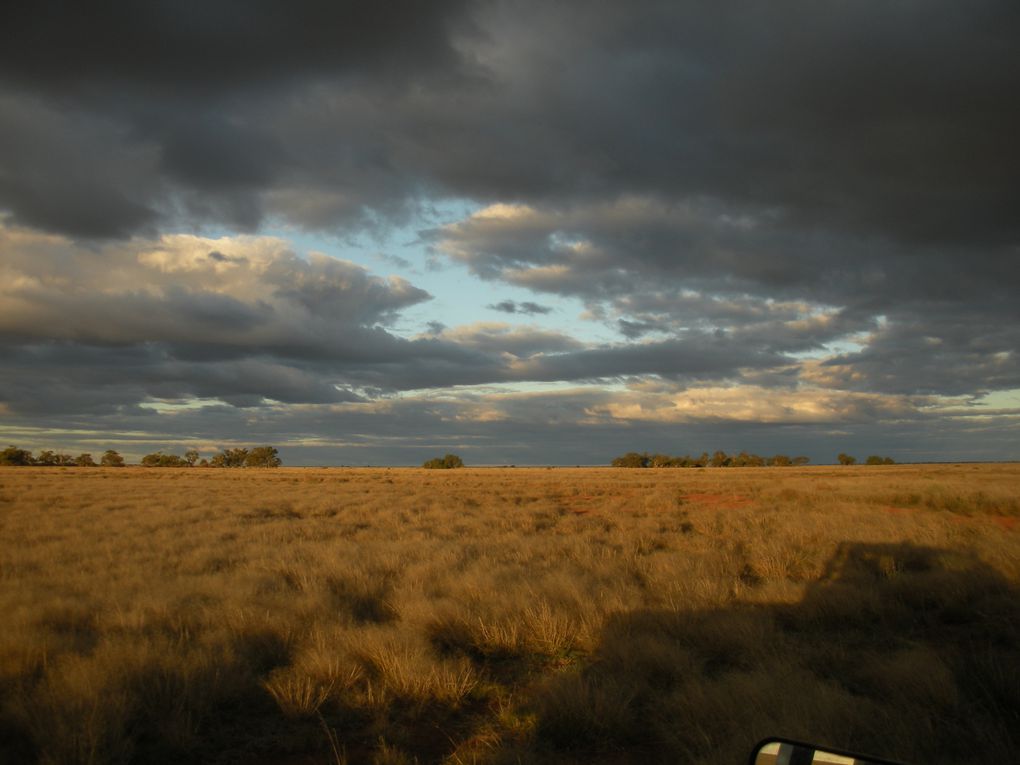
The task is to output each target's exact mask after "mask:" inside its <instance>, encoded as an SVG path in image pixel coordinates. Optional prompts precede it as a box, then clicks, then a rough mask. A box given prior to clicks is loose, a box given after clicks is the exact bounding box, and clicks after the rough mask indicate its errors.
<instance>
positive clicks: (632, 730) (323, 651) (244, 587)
mask: <svg viewBox="0 0 1020 765" xmlns="http://www.w3.org/2000/svg"><path fill="white" fill-rule="evenodd" d="M1018 518H1020V467H1018V466H1016V465H956V466H953V465H945V466H882V467H874V468H872V467H852V468H824V467H814V468H800V469H795V468H783V469H733V468H723V469H703V470H695V469H682V470H681V469H665V470H626V469H554V470H548V469H507V470H499V469H463V470H457V471H442V472H441V473H437V472H436V471H424V470H416V469H364V470H361V469H331V470H319V469H281V470H272V471H231V470H200V469H142V468H127V469H120V470H117V469H98V468H92V469H74V468H71V469H66V468H65V469H59V468H56V469H44V468H6V469H2V468H0V540H2V541H0V614H2V615H3V616H2V621H3V629H2V630H0V761H2V762H4V763H34V762H40V763H106V762H116V763H127V762H145V763H148V762H167V763H171V762H180V761H190V762H216V763H234V762H255V763H263V764H265V765H268V763H294V764H296V763H337V762H348V763H360V762H374V763H404V762H407V763H412V762H419V763H512V762H550V763H552V762H577V763H580V762H601V763H611V762H612V763H629V762H648V761H652V762H659V761H661V762H703V763H733V762H742V761H743V759H744V758H745V757H746V755H747V752H748V751H749V749H750V747H751V745H752V744H753V743H754V742H755V741H756V740H757V739H759V738H762V737H764V736H765V735H768V734H776V735H785V736H790V737H797V738H805V739H809V740H815V741H820V742H824V743H827V744H830V745H832V746H835V747H840V748H849V749H863V750H870V751H873V752H876V753H881V754H885V755H887V756H890V757H897V758H901V759H904V760H907V761H915V762H926V763H928V762H947V763H948V762H962V761H973V762H979V761H987V762H991V761H1000V762H1006V761H1016V760H1017V759H1018V756H1020V755H1018V752H1020V738H1018V733H1017V732H1018V731H1020V600H1018V597H1017V596H1018V583H1020V544H1018V540H1020V530H1018V528H1017V527H1016V525H1015V524H1016V523H1017V520H1018Z"/></svg>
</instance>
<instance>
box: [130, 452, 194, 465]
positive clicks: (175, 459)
mask: <svg viewBox="0 0 1020 765" xmlns="http://www.w3.org/2000/svg"><path fill="white" fill-rule="evenodd" d="M142 465H143V466H145V467H190V465H189V464H188V461H187V460H186V459H184V457H179V456H178V455H176V454H163V452H153V453H152V454H146V455H145V456H144V457H142Z"/></svg>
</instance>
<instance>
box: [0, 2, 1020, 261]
mask: <svg viewBox="0 0 1020 765" xmlns="http://www.w3.org/2000/svg"><path fill="white" fill-rule="evenodd" d="M224 8H225V7H224V6H221V5H217V6H216V7H215V8H208V9H207V8H204V7H203V8H201V9H199V8H190V9H179V8H176V7H174V8H173V10H172V11H171V10H170V8H169V6H166V7H164V6H162V5H157V6H147V8H146V9H145V10H144V12H143V11H142V10H140V9H137V8H134V7H133V6H132V7H130V8H127V7H125V8H124V9H120V12H118V11H117V9H111V10H110V11H109V12H108V13H101V12H98V11H95V10H90V11H89V12H88V13H82V12H81V11H80V10H79V9H77V8H76V7H73V6H72V5H60V4H58V7H57V9H56V10H54V9H52V8H51V9H50V10H49V12H47V13H43V12H42V11H41V10H39V9H36V8H35V7H34V6H32V7H30V6H25V7H24V8H21V9H19V10H17V11H16V12H12V13H11V14H10V15H9V18H7V19H6V22H7V23H6V24H5V35H4V38H3V41H2V42H3V45H0V50H2V51H3V52H2V53H0V73H2V75H0V78H2V80H3V81H4V82H6V87H7V92H8V97H9V98H11V99H14V100H15V101H16V102H18V103H24V102H25V101H26V99H32V100H42V101H44V102H45V103H47V104H50V105H51V108H53V109H59V111H60V114H61V116H62V118H63V119H64V120H66V121H67V123H68V125H70V126H79V125H81V124H84V123H87V122H88V121H90V120H91V121H100V122H104V123H108V124H107V128H106V129H105V132H104V134H103V137H102V141H103V142H104V145H107V147H108V148H106V149H105V150H104V151H101V152H97V153H94V154H93V156H94V157H96V159H97V160H101V161H102V162H103V163H104V165H106V167H107V171H108V172H112V173H114V174H115V175H120V174H123V173H124V172H125V168H130V167H134V168H135V169H138V168H139V165H138V163H137V162H135V161H133V160H132V161H128V159H127V158H126V157H125V156H123V155H122V153H121V152H120V151H119V150H115V149H114V148H113V147H114V146H117V147H125V146H130V147H134V148H133V149H132V150H136V149H137V150H139V151H141V150H143V149H144V150H155V155H154V156H156V157H158V158H159V162H158V163H157V164H156V165H155V166H151V165H150V166H148V167H147V168H146V172H145V173H143V174H142V177H139V178H137V179H136V182H135V184H134V188H133V189H132V193H130V194H125V196H124V200H123V201H124V202H125V203H126V201H127V200H139V199H140V200H143V201H142V202H141V203H140V204H141V208H140V209H139V210H137V211H135V212H133V213H131V212H130V211H128V210H127V209H124V210H121V209H120V208H119V207H118V206H117V205H116V204H114V205H113V207H112V208H111V209H110V210H109V211H108V212H107V214H106V215H105V216H102V215H100V214H99V211H97V212H96V217H97V218H105V221H104V222H103V225H100V221H99V220H96V221H95V222H93V223H92V224H90V225H88V226H83V225H78V226H75V222H74V221H73V220H71V219H67V220H65V219H64V218H65V217H66V215H68V214H69V210H70V206H69V205H65V207H63V208H61V207H60V206H59V205H58V204H57V200H54V203H53V205H52V209H49V210H48V211H47V210H44V209H43V207H45V205H43V203H42V202H41V201H40V202H39V204H38V205H37V207H39V209H36V210H35V211H34V212H33V217H32V220H33V221H35V222H37V223H38V225H45V226H47V227H49V228H55V229H58V230H64V231H71V232H74V233H78V234H84V235H89V234H90V233H91V234H105V235H116V234H118V233H123V232H125V231H131V230H136V229H137V228H138V227H139V226H140V225H145V224H146V223H147V222H149V221H150V216H151V215H154V214H158V215H160V216H165V215H168V214H169V212H168V211H171V210H173V209H175V208H177V207H179V206H180V205H183V208H184V209H185V210H192V211H201V210H205V211H207V213H208V214H209V215H215V214H217V213H221V214H222V213H225V212H231V211H232V213H233V215H234V217H235V219H236V220H237V221H239V222H241V223H247V224H248V225H254V224H255V222H256V221H257V220H258V219H259V218H260V216H261V215H263V214H265V212H266V211H267V210H276V211H282V212H285V213H286V214H291V215H294V216H298V217H300V218H301V220H302V222H304V223H306V224H308V225H314V226H322V227H332V226H335V225H339V224H343V223H345V222H351V221H359V220H361V221H365V220H368V219H370V218H371V214H374V213H375V212H379V211H382V212H384V213H387V214H388V213H394V214H398V213H400V212H401V211H404V210H406V204H407V203H408V201H409V200H413V199H414V198H416V197H420V196H421V195H422V194H423V193H428V194H438V195H448V196H452V197H457V198H474V199H480V200H504V201H507V200H521V201H531V202H533V203H535V204H555V205H557V206H560V207H562V206H563V205H564V204H566V203H568V202H571V201H576V200H578V199H587V200H595V199H601V200H606V199H612V198H615V197H617V196H619V195H620V194H636V195H648V196H653V197H661V198H663V199H667V200H673V201H676V200H686V199H705V198H711V199H722V200H725V201H726V202H727V203H728V204H729V205H731V206H733V207H736V208H744V207H746V208H749V209H755V208H768V209H772V210H775V211H776V213H777V214H778V215H779V216H781V218H782V219H783V220H784V221H786V222H787V223H788V224H789V225H790V226H791V227H793V228H795V229H804V230H810V229H813V228H815V229H822V230H824V231H827V232H832V233H838V234H840V235H842V236H851V235H852V236H859V237H880V238H886V239H889V240H891V241H895V242H901V243H908V244H910V245H911V246H932V245H935V244H940V245H947V244H954V245H959V246H981V247H991V246H1009V245H1011V244H1013V243H1015V242H1016V240H1017V236H1018V234H1020V224H1018V223H1017V218H1016V216H1015V215H1014V214H1013V212H1014V211H1015V210H1016V209H1017V207H1018V204H1020V198H1018V196H1017V195H1018V192H1017V190H1016V188H1015V184H1014V183H1013V182H1012V179H1013V178H1014V177H1016V175H1017V174H1018V172H1017V171H1018V170H1020V156H1018V153H1017V152H1016V151H1015V150H1014V140H1013V136H1015V135H1016V134H1017V133H1018V132H1020V129H1018V128H1020V107H1018V106H1017V104H1016V99H1015V98H1013V97H1012V94H1013V93H1015V91H1016V90H1017V85H1018V81H1017V77H1018V75H1017V72H1018V71H1020V66H1018V63H1020V61H1018V57H1020V52H1018V50H1017V46H1015V45H1013V44H1012V41H1013V40H1014V39H1015V37H1016V34H1017V32H1018V30H1020V14H1018V12H1017V10H1016V8H1015V7H1014V4H1013V3H1011V2H1009V0H979V2H976V3H969V4H967V6H966V7H961V6H960V5H959V4H957V3H954V2H951V1H950V0H937V1H936V2H932V3H928V4H926V5H925V6H924V8H923V9H922V8H920V7H919V6H916V5H912V4H893V5H888V4H886V5H876V4H872V3H865V4H840V5H838V6H826V7H824V8H823V7H820V6H818V5H817V4H812V3H807V2H804V1H803V0H784V2H779V3H770V4H768V5H767V6H761V5H756V4H753V3H748V2H741V1H739V0H732V2H727V3H725V4H724V6H722V7H721V6H718V5H711V6H706V5H704V4H698V3H658V2H648V3H639V4H637V5H635V4H628V5H627V7H626V8H622V7H615V6H612V5H601V6H599V7H598V8H591V7H590V6H584V8H583V11H582V10H581V9H580V8H578V7H577V6H576V5H574V4H570V3H566V4H555V5H549V4H525V6H523V7H515V8H514V10H512V11H511V10H510V8H509V6H506V5H504V4H500V3H489V2H475V3H470V4H463V3H444V4H435V3H430V4H426V5H422V4H419V3H401V4H398V5H397V6H393V4H388V5H387V6H385V7H377V6H376V5H372V4H369V3H363V4H361V3H359V4H356V5H355V6H353V7H351V6H349V5H347V4H344V5H342V6H334V5H330V4H319V3H303V4H297V5H289V6H288V8H287V12H286V13H283V12H280V10H279V9H278V8H277V7H276V6H272V5H271V4H266V3H257V4H255V5H253V6H251V7H249V6H247V5H246V6H245V7H244V9H243V11H242V10H240V9H230V10H229V11H227V10H224ZM55 20H59V21H55ZM919 27H923V29H924V34H923V35H919V34H917V31H916V30H917V29H918V28H919ZM55 49H58V50H59V51H60V55H56V54H55V53H54V50H55ZM69 60H73V61H74V62H75V65H74V66H66V65H64V64H63V63H62V62H65V61H69ZM57 62H61V63H57ZM26 94H31V96H28V95H26ZM115 136H119V139H120V140H118V141H114V140H113V139H114V137H115ZM53 145H54V146H55V144H53ZM68 146H71V147H74V149H75V150H76V151H75V153H76V154H80V153H81V151H80V150H81V149H82V148H84V144H83V143H82V139H80V138H77V137H75V136H74V135H73V134H72V136H71V140H70V141H69V142H68ZM15 159H16V154H15V153H14V152H11V151H7V152H5V153H4V156H3V159H2V161H3V162H5V163H9V162H12V161H14V160H15ZM65 165H66V161H60V160H59V158H58V157H55V158H54V159H52V160H49V161H43V162H39V163H37V165H36V167H35V170H34V175H35V177H36V178H37V185H40V186H44V187H45V188H47V189H56V188H57V187H58V184H57V182H56V179H57V178H59V177H61V174H62V168H63V167H64V166H65ZM16 177H18V178H22V177H23V173H21V172H19V173H17V174H16ZM118 188H121V189H123V188H125V187H124V186H123V185H120V186H118ZM101 189H102V184H100V182H99V181H98V180H96V181H93V182H92V183H91V184H89V183H86V181H85V180H84V178H83V180H82V182H81V184H80V185H79V187H77V188H76V189H74V188H72V189H71V191H69V194H71V196H72V197H74V196H80V197H81V199H82V201H87V199H88V198H89V197H90V196H94V197H96V198H99V196H98V195H96V194H94V192H95V191H98V190H101ZM135 192H140V193H135ZM3 199H4V203H5V204H6V205H7V206H8V207H9V208H11V209H14V208H18V207H24V206H25V205H26V204H27V203H26V202H24V201H23V197H22V194H20V193H14V192H13V191H10V192H9V193H7V194H5V195H4V197H3ZM288 199H289V201H287V200H288ZM62 210H63V212H62ZM16 212H17V210H16ZM18 214H19V215H22V213H21V212H19V213H18ZM366 215H367V216H368V217H365V216H366ZM22 219H25V220H27V218H22Z"/></svg>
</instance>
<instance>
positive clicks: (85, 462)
mask: <svg viewBox="0 0 1020 765" xmlns="http://www.w3.org/2000/svg"><path fill="white" fill-rule="evenodd" d="M74 464H75V465H77V466H78V467H95V466H96V461H95V460H94V459H92V455H91V454H89V453H88V452H84V453H83V454H79V455H78V456H77V457H75V458H74Z"/></svg>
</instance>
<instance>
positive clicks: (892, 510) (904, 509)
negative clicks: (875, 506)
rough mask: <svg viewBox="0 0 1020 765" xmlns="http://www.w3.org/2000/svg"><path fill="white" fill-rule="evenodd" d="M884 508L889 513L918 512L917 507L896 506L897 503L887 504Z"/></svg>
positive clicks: (907, 513) (909, 513)
mask: <svg viewBox="0 0 1020 765" xmlns="http://www.w3.org/2000/svg"><path fill="white" fill-rule="evenodd" d="M882 509H883V510H885V511H886V512H887V513H889V515H911V514H913V513H916V512H917V508H916V507H896V505H886V506H885V507H883V508H882Z"/></svg>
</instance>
